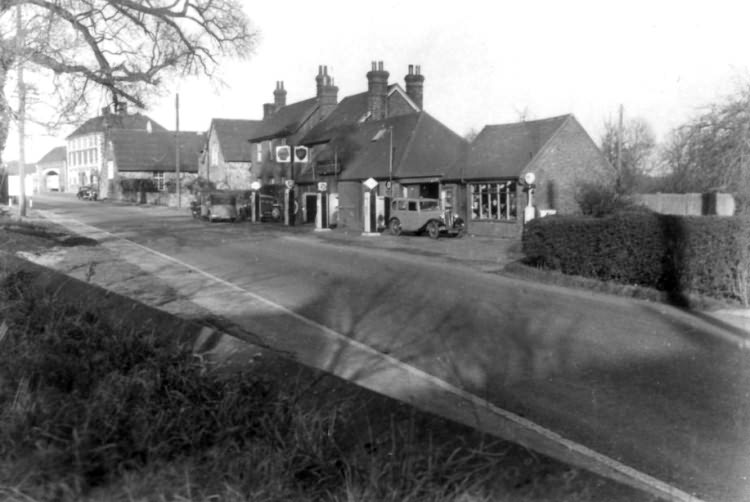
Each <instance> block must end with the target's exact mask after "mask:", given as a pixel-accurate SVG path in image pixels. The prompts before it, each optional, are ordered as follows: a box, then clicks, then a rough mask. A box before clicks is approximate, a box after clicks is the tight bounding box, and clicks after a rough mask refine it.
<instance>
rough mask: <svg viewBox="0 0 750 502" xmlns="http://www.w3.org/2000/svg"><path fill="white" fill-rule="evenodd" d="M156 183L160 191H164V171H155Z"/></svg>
mask: <svg viewBox="0 0 750 502" xmlns="http://www.w3.org/2000/svg"><path fill="white" fill-rule="evenodd" d="M154 185H156V189H157V190H158V191H160V192H163V191H164V172H163V171H155V172H154Z"/></svg>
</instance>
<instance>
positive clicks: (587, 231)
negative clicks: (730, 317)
mask: <svg viewBox="0 0 750 502" xmlns="http://www.w3.org/2000/svg"><path fill="white" fill-rule="evenodd" d="M523 251H524V254H525V255H526V263H528V264H531V265H534V266H539V267H544V268H549V269H554V270H559V271H561V272H563V273H566V274H573V275H581V276H586V277H594V278H597V279H600V280H605V281H616V282H621V283H626V284H637V285H641V286H648V287H654V288H657V289H660V290H663V291H667V292H670V293H676V294H682V293H694V294H700V295H706V296H711V297H714V298H720V299H731V300H738V301H740V302H742V303H743V304H744V305H747V304H748V300H749V299H750V219H748V218H743V217H731V218H723V217H713V216H672V215H661V214H656V213H649V212H622V213H618V214H615V215H612V216H608V217H605V218H590V217H576V216H570V217H553V218H544V219H538V220H534V221H532V222H530V223H529V224H528V225H527V226H526V228H525V230H524V236H523Z"/></svg>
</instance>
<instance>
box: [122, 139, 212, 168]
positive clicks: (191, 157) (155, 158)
mask: <svg viewBox="0 0 750 502" xmlns="http://www.w3.org/2000/svg"><path fill="white" fill-rule="evenodd" d="M111 140H112V149H113V151H114V158H115V162H116V163H117V169H118V171H174V170H175V133H174V132H171V131H159V132H151V133H149V132H147V131H133V130H115V131H112V136H111ZM205 141H206V137H205V134H204V133H196V132H187V131H185V132H182V131H181V132H180V133H179V143H180V171H181V172H192V173H195V172H198V158H199V156H200V152H201V149H202V148H203V145H204V143H205Z"/></svg>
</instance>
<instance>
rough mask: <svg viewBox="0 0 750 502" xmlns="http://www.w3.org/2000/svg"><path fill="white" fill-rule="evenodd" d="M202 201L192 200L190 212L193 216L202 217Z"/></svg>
mask: <svg viewBox="0 0 750 502" xmlns="http://www.w3.org/2000/svg"><path fill="white" fill-rule="evenodd" d="M201 206H202V204H201V201H200V200H191V201H190V214H192V215H193V218H195V219H199V218H200V217H201Z"/></svg>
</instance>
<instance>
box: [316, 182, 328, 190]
mask: <svg viewBox="0 0 750 502" xmlns="http://www.w3.org/2000/svg"><path fill="white" fill-rule="evenodd" d="M326 190H328V183H326V182H325V181H321V182H319V183H318V192H325V191H326Z"/></svg>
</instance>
